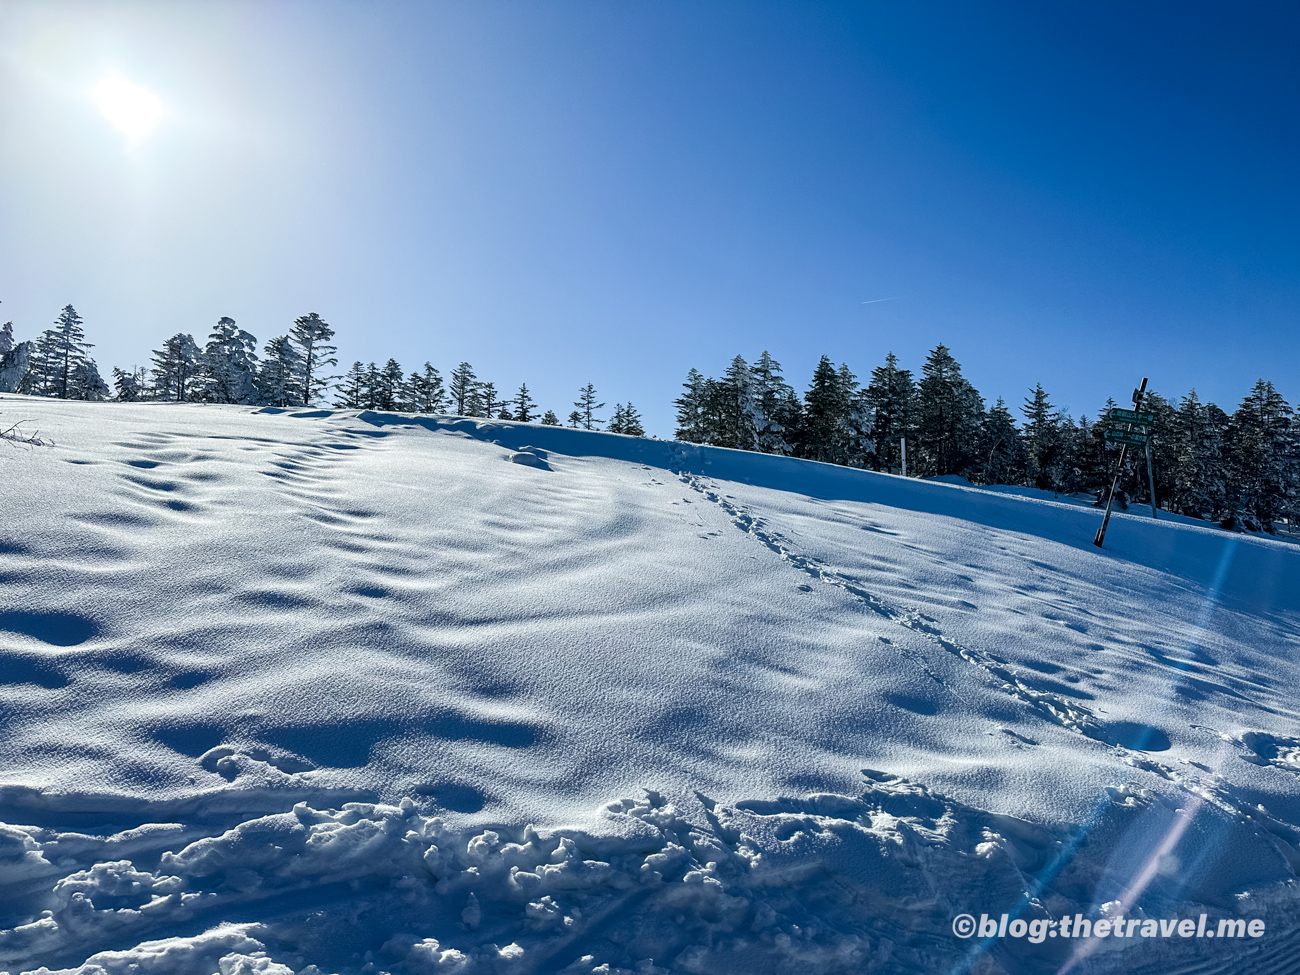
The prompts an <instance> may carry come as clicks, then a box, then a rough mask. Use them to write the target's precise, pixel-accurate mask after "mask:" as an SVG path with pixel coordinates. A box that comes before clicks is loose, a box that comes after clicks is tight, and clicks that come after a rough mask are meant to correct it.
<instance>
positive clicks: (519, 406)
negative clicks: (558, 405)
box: [514, 383, 537, 423]
mask: <svg viewBox="0 0 1300 975" xmlns="http://www.w3.org/2000/svg"><path fill="white" fill-rule="evenodd" d="M514 404H515V419H516V420H518V421H519V422H520V423H532V422H533V421H534V420H535V419H537V413H536V412H535V407H536V406H537V404H536V403H535V402H533V398H532V397H531V396H530V395H528V384H527V383H520V384H519V392H517V393H515V400H514Z"/></svg>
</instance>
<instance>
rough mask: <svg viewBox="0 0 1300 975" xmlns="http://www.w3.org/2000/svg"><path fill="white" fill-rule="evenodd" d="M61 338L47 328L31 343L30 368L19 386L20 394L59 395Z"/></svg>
mask: <svg viewBox="0 0 1300 975" xmlns="http://www.w3.org/2000/svg"><path fill="white" fill-rule="evenodd" d="M58 346H59V337H58V333H57V332H55V330H54V329H52V328H47V329H46V330H45V331H44V332H42V333H41V334H40V335H38V336H36V339H35V341H34V342H32V343H31V352H30V354H29V356H28V368H27V371H26V373H24V375H23V377H22V379H21V380H20V381H19V384H18V392H20V393H26V394H28V395H31V396H56V395H58V377H59V351H58Z"/></svg>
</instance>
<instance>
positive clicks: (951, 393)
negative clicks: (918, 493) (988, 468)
mask: <svg viewBox="0 0 1300 975" xmlns="http://www.w3.org/2000/svg"><path fill="white" fill-rule="evenodd" d="M921 374H922V378H921V382H920V383H919V384H918V389H917V403H916V413H917V422H916V436H917V441H918V443H917V447H918V449H917V451H916V453H915V455H913V454H912V452H911V451H910V450H909V451H908V462H909V466H910V465H911V464H912V463H913V456H915V463H916V469H917V471H918V472H919V473H921V474H923V475H941V474H962V473H964V472H965V471H966V470H967V469H968V468H969V467H970V466H971V465H972V464H973V463H974V462H975V461H976V456H977V452H978V449H979V431H980V425H981V421H982V420H983V418H984V401H983V399H982V398H981V397H980V395H979V392H978V391H977V390H976V389H975V387H974V386H972V385H971V384H970V383H969V382H968V381H967V380H966V378H965V377H964V376H963V375H962V374H961V364H960V363H959V362H958V361H957V360H956V359H954V358H953V356H952V353H951V352H949V351H948V347H947V346H945V345H943V344H942V343H940V344H939V345H938V346H936V347H935V348H934V349H932V350H931V351H930V354H929V356H928V357H927V358H926V360H925V366H924V367H923V368H922V370H921Z"/></svg>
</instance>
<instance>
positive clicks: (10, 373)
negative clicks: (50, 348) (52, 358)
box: [0, 341, 36, 393]
mask: <svg viewBox="0 0 1300 975" xmlns="http://www.w3.org/2000/svg"><path fill="white" fill-rule="evenodd" d="M35 350H36V343H35V342H32V341H27V342H19V343H18V344H17V345H15V346H14V347H13V348H12V349H10V350H9V351H8V352H6V353H5V354H4V355H0V393H20V392H24V391H25V390H26V387H27V385H28V383H29V379H30V376H31V370H32V356H33V354H34V353H35Z"/></svg>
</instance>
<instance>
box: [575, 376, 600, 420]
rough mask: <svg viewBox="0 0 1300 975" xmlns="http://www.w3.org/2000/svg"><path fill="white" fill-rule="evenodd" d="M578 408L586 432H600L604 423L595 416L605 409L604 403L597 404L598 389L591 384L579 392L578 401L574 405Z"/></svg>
mask: <svg viewBox="0 0 1300 975" xmlns="http://www.w3.org/2000/svg"><path fill="white" fill-rule="evenodd" d="M573 405H574V406H576V407H577V408H578V413H579V414H580V416H581V419H582V428H583V429H584V430H599V429H600V424H601V423H603V422H604V421H603V420H601V419H600V418H599V417H598V416H596V415H595V413H596V411H597V410H602V409H604V408H605V404H604V403H597V402H596V387H595V386H593V385H592V384H591V383H587V385H585V386H583V387H582V389H580V390H578V399H577V400H576V401H575V402H574V404H573Z"/></svg>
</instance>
